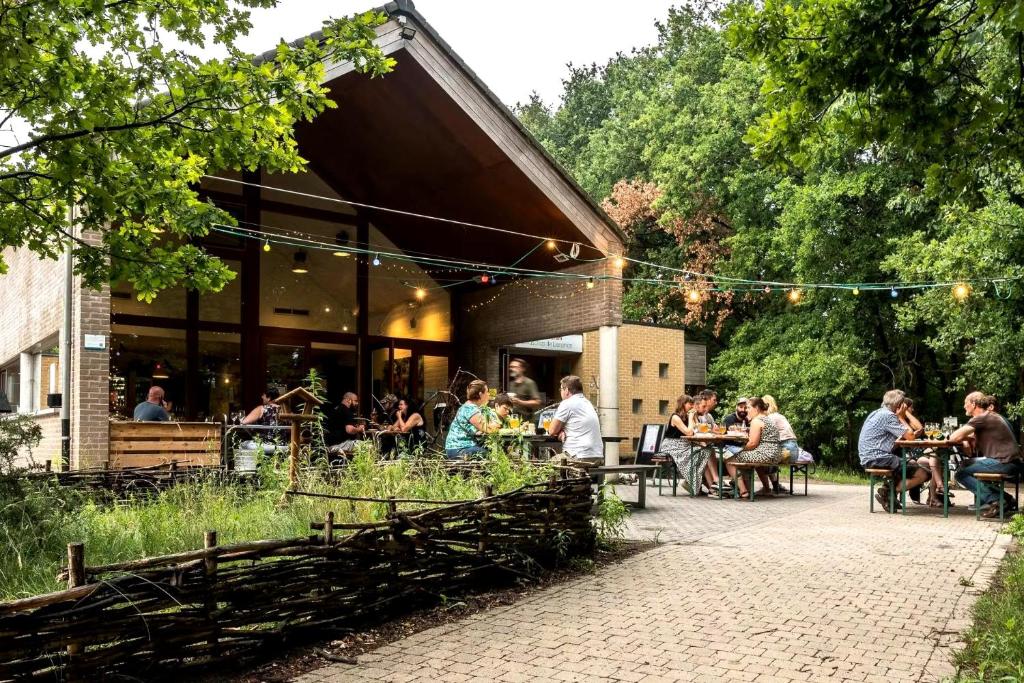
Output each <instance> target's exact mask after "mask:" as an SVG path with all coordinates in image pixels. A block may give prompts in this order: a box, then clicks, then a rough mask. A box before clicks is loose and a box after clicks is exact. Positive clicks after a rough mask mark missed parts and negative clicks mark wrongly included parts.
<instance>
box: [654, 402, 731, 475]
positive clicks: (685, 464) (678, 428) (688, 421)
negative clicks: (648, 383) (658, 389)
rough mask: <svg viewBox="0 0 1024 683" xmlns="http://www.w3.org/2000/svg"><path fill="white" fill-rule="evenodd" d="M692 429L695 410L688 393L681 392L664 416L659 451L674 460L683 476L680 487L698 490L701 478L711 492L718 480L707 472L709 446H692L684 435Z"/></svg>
mask: <svg viewBox="0 0 1024 683" xmlns="http://www.w3.org/2000/svg"><path fill="white" fill-rule="evenodd" d="M695 431H696V411H695V410H694V400H693V397H692V396H688V395H687V394H681V395H680V396H679V398H677V399H676V409H675V412H673V413H672V416H671V417H670V418H669V419H668V426H667V427H666V428H665V435H664V437H662V440H661V450H662V451H663V452H665V453H668V454H669V456H671V458H672V460H673V462H674V463H675V466H676V470H677V471H678V472H679V475H680V476H681V477H682V479H683V488H685V489H686V490H687V491H691V492H692V491H699V490H700V485H701V482H702V481H703V482H704V483H705V484H706V485H707V487H708V490H709V491H715V490H717V488H718V483H717V482H716V481H715V477H714V474H712V472H711V471H710V468H709V467H708V465H709V459H710V455H711V452H710V449H707V448H701V447H699V446H698V447H694V446H692V445H691V444H690V442H688V441H687V440H686V439H685V437H687V436H693V434H694V432H695Z"/></svg>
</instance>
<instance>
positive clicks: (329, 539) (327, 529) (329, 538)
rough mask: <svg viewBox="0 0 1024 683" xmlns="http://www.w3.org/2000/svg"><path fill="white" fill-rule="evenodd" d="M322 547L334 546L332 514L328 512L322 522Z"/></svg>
mask: <svg viewBox="0 0 1024 683" xmlns="http://www.w3.org/2000/svg"><path fill="white" fill-rule="evenodd" d="M324 545H334V512H333V511H330V510H328V511H327V520H326V521H325V522H324Z"/></svg>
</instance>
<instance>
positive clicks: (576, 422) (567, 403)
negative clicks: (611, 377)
mask: <svg viewBox="0 0 1024 683" xmlns="http://www.w3.org/2000/svg"><path fill="white" fill-rule="evenodd" d="M561 393H562V402H561V403H559V404H558V410H556V411H555V417H554V418H553V419H552V420H551V429H550V433H551V435H552V436H557V437H559V438H560V439H562V443H563V446H562V450H563V452H564V453H565V455H566V456H567V457H568V458H569V459H570V460H575V461H577V462H580V463H584V464H587V465H601V464H604V442H603V441H601V423H600V421H599V420H598V418H597V411H596V410H594V406H593V405H591V403H590V401H588V400H587V397H586V396H584V395H583V380H581V379H580V378H579V377H577V376H576V375H569V376H567V377H563V378H562V382H561Z"/></svg>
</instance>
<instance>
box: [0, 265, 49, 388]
mask: <svg viewBox="0 0 1024 683" xmlns="http://www.w3.org/2000/svg"><path fill="white" fill-rule="evenodd" d="M3 259H4V262H5V263H7V265H8V268H9V269H8V272H7V274H6V275H0V292H3V295H2V296H0V365H3V364H6V363H8V362H9V361H11V360H15V359H17V357H18V354H19V353H21V352H22V351H27V350H29V349H30V348H31V347H32V346H33V345H34V344H38V343H40V342H42V341H44V340H45V339H47V338H48V337H52V336H54V335H56V334H57V333H58V332H59V331H60V326H61V323H62V322H63V320H64V259H63V257H61V258H60V259H59V260H57V261H44V260H41V259H39V258H38V257H37V256H36V255H35V254H34V253H32V252H30V251H29V250H27V249H18V250H14V249H5V250H4V251H3ZM44 405H45V403H44Z"/></svg>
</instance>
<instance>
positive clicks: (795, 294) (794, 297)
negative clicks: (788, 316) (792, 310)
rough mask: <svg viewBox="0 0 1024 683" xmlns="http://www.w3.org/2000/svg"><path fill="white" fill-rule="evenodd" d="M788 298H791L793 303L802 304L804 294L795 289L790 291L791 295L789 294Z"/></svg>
mask: <svg viewBox="0 0 1024 683" xmlns="http://www.w3.org/2000/svg"><path fill="white" fill-rule="evenodd" d="M786 296H788V297H789V300H790V301H791V302H792V303H794V304H798V303H800V297H801V296H802V294H801V292H800V290H799V289H797V288H795V287H794V288H793V289H791V290H789V294H787V295H786Z"/></svg>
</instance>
